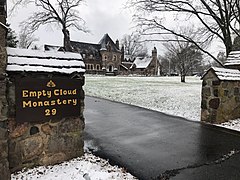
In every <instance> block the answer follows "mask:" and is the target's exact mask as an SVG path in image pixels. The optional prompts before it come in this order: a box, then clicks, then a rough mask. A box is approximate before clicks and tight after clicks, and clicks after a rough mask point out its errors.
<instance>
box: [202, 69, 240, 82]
mask: <svg viewBox="0 0 240 180" xmlns="http://www.w3.org/2000/svg"><path fill="white" fill-rule="evenodd" d="M209 71H212V72H213V73H214V74H215V75H216V77H217V78H218V79H219V80H221V81H239V80H240V71H239V70H237V69H227V68H218V67H211V68H209V69H208V70H207V72H206V73H204V75H203V77H202V78H201V79H204V77H205V76H206V75H207V74H208V73H209Z"/></svg>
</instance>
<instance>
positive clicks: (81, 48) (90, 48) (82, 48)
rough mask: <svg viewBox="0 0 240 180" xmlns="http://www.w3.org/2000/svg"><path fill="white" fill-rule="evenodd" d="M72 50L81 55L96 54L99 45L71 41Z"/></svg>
mask: <svg viewBox="0 0 240 180" xmlns="http://www.w3.org/2000/svg"><path fill="white" fill-rule="evenodd" d="M71 45H72V47H73V49H75V50H77V51H78V52H81V53H90V54H98V53H99V50H100V48H101V46H100V45H99V44H92V43H85V42H77V41H71Z"/></svg>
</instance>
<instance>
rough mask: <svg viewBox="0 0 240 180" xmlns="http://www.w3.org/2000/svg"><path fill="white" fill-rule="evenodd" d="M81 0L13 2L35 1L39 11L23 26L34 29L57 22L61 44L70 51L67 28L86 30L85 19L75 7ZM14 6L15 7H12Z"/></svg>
mask: <svg viewBox="0 0 240 180" xmlns="http://www.w3.org/2000/svg"><path fill="white" fill-rule="evenodd" d="M82 1H83V0H16V2H15V4H17V5H19V4H27V3H35V5H36V6H37V7H38V8H39V11H37V12H34V13H33V14H32V16H30V17H29V18H28V19H27V20H26V21H24V22H23V26H25V27H27V29H31V30H32V32H34V31H36V30H37V29H38V28H39V27H40V26H41V25H46V24H57V25H59V26H60V27H61V29H62V33H63V37H64V38H63V46H64V48H65V50H66V51H72V47H71V44H70V35H69V28H70V27H73V28H76V29H77V30H80V31H83V32H88V31H87V30H86V28H85V21H84V20H83V19H82V18H80V16H79V11H78V10H77V7H78V6H80V4H81V3H82ZM14 8H16V7H14Z"/></svg>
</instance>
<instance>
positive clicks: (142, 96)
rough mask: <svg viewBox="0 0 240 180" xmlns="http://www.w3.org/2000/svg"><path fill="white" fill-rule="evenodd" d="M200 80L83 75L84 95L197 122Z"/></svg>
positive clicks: (195, 78) (199, 102) (192, 78)
mask: <svg viewBox="0 0 240 180" xmlns="http://www.w3.org/2000/svg"><path fill="white" fill-rule="evenodd" d="M201 83H202V82H201V80H200V78H199V77H187V78H186V83H181V82H180V77H120V76H115V77H109V76H86V83H85V86H84V89H85V93H86V95H89V96H96V97H101V98H105V99H109V100H113V101H118V102H123V103H127V104H132V105H137V106H140V107H144V108H147V109H152V110H156V111H161V112H164V113H167V114H172V115H176V116H181V117H184V118H187V119H190V120H194V121H200V110H201V109H200V105H201Z"/></svg>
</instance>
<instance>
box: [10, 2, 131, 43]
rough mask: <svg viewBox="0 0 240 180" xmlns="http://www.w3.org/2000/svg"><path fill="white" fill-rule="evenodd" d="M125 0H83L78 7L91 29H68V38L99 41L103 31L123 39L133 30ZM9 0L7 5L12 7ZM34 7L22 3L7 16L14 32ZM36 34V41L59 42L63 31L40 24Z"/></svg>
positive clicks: (114, 38) (17, 30)
mask: <svg viewBox="0 0 240 180" xmlns="http://www.w3.org/2000/svg"><path fill="white" fill-rule="evenodd" d="M126 1H127V0H85V3H84V4H83V5H81V6H80V7H79V12H80V17H82V18H83V19H84V20H85V21H86V26H87V27H88V29H89V30H90V31H91V33H87V34H86V33H83V32H80V31H77V30H70V36H71V40H74V41H82V42H91V43H98V42H99V40H100V39H101V38H102V36H103V35H104V34H105V33H108V34H109V35H110V37H111V38H112V39H113V41H115V40H116V39H119V40H120V39H122V37H123V35H124V34H130V33H131V32H132V31H133V28H132V27H133V26H134V25H133V23H132V18H131V13H130V11H129V10H128V9H125V8H124V4H125V3H126ZM11 5H12V4H11V0H8V7H9V8H10V7H11ZM33 9H34V7H33V6H28V7H25V8H24V7H21V8H20V9H19V10H18V11H17V12H15V13H14V14H13V15H12V16H10V17H9V16H8V19H7V21H8V23H10V24H11V28H12V29H13V30H15V31H16V32H17V33H18V32H19V30H20V27H19V22H21V21H23V20H24V19H26V18H27V17H28V16H29V15H30V14H31V12H32V10H33ZM35 35H36V36H37V37H38V38H39V40H40V41H39V42H38V44H39V45H40V44H52V45H62V39H63V35H62V32H61V29H59V28H57V27H55V26H52V27H51V26H43V27H41V28H40V29H39V30H38V31H37V32H36V33H35Z"/></svg>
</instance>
